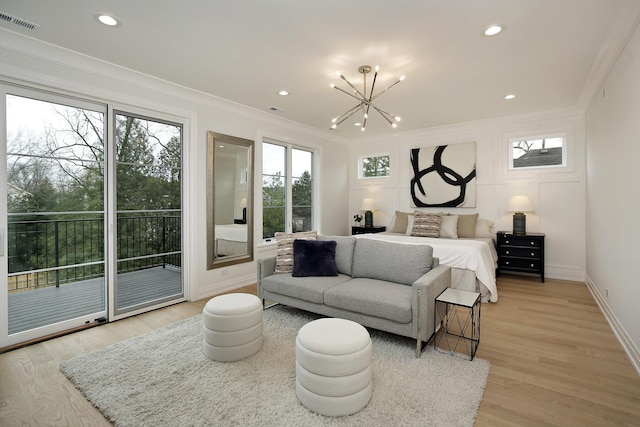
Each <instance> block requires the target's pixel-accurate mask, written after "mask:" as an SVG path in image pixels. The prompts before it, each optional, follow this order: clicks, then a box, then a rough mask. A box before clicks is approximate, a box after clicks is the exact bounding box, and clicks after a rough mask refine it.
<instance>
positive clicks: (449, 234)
mask: <svg viewBox="0 0 640 427" xmlns="http://www.w3.org/2000/svg"><path fill="white" fill-rule="evenodd" d="M440 237H445V238H447V239H457V238H458V215H449V214H447V215H441V216H440Z"/></svg>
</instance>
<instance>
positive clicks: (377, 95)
mask: <svg viewBox="0 0 640 427" xmlns="http://www.w3.org/2000/svg"><path fill="white" fill-rule="evenodd" d="M401 81H402V80H398V81H397V82H395V83H394V84H392V85H391V86H389V87H387V88H386V89H384V90H383V91H382V92H380V93H378V94H376V96H374V97H373V98H371V99H370V100H371V101H374V100H375V99H376V98H378V97H379V96H380V95H382V94H383V93H385V92H386V91H388V90H389V89H391V88H392V87H394V86H395V85H397V84H398V83H400V82H401Z"/></svg>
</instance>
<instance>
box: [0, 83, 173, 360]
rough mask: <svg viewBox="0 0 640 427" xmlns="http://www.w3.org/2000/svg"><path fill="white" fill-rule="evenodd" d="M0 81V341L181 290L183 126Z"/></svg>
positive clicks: (138, 306) (114, 314) (100, 317)
mask: <svg viewBox="0 0 640 427" xmlns="http://www.w3.org/2000/svg"><path fill="white" fill-rule="evenodd" d="M0 90H1V91H2V94H3V98H4V102H3V103H2V106H1V107H0V109H1V110H2V111H0V112H3V113H4V114H2V115H1V116H0V117H5V118H6V120H0V130H5V131H4V132H0V134H3V135H4V136H6V138H4V140H3V143H4V144H3V148H4V149H3V150H0V154H1V155H2V157H3V159H2V162H3V163H4V165H5V167H4V168H2V170H1V171H0V177H1V179H2V180H1V182H2V183H3V185H2V186H0V191H1V197H2V198H3V199H4V201H5V202H4V203H0V277H1V278H2V282H1V286H0V290H1V293H0V295H1V296H0V314H1V316H0V317H1V319H0V348H3V347H7V346H11V345H13V344H18V343H21V342H25V341H29V340H33V339H38V338H40V337H43V336H46V335H50V334H55V333H58V332H61V331H66V330H69V329H72V328H77V327H81V326H84V325H90V324H93V323H101V322H105V321H108V320H109V319H117V318H121V317H125V316H128V315H132V314H136V313H139V312H142V311H146V310H149V309H152V308H156V307H160V306H163V305H167V304H171V303H174V302H178V301H180V300H184V288H183V274H182V264H183V263H182V254H183V251H182V244H183V239H182V186H181V182H182V139H183V125H182V124H181V123H176V122H172V121H168V120H165V119H158V118H150V117H145V116H143V115H138V114H132V113H129V112H123V111H109V109H108V107H107V106H106V105H102V104H97V103H92V102H87V101H83V100H78V99H76V98H68V97H63V96H57V95H53V94H49V93H44V92H38V91H32V90H29V89H25V88H21V87H14V86H3V85H0ZM3 124H4V125H5V126H2V125H3Z"/></svg>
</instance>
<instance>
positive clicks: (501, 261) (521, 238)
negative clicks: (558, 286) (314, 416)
mask: <svg viewBox="0 0 640 427" xmlns="http://www.w3.org/2000/svg"><path fill="white" fill-rule="evenodd" d="M496 234H497V237H498V238H497V245H498V272H502V271H513V272H520V273H532V274H539V275H540V280H541V281H542V283H544V233H527V234H524V235H516V234H512V233H509V232H507V231H498V233H496Z"/></svg>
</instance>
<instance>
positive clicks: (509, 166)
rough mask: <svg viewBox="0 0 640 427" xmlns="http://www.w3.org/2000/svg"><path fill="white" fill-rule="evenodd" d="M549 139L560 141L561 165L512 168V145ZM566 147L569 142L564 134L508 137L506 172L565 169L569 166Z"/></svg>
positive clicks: (553, 133) (552, 133)
mask: <svg viewBox="0 0 640 427" xmlns="http://www.w3.org/2000/svg"><path fill="white" fill-rule="evenodd" d="M550 138H561V139H562V163H561V164H558V165H540V166H522V167H516V166H514V160H515V159H514V157H513V144H514V143H515V142H519V141H532V140H541V139H550ZM568 145H569V142H568V136H567V133H566V132H548V133H543V134H535V135H530V136H518V137H509V138H508V139H507V170H508V171H509V172H517V171H535V170H549V169H562V168H564V169H566V168H567V167H568V166H569V159H568V153H569V150H568Z"/></svg>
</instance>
